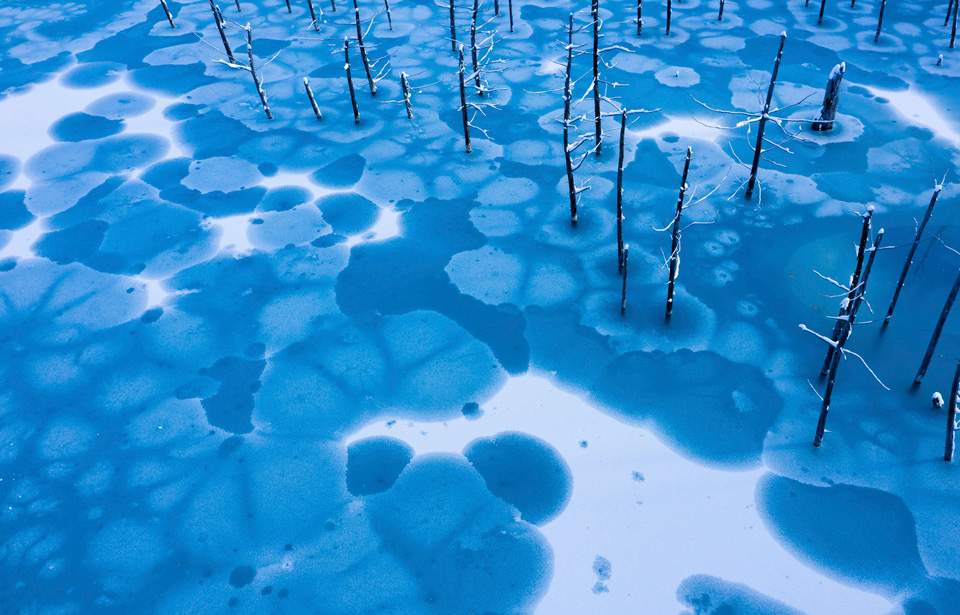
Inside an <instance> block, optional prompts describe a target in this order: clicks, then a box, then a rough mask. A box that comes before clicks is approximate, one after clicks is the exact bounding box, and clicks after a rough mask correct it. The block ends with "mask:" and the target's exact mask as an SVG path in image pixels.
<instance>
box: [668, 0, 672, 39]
mask: <svg viewBox="0 0 960 615" xmlns="http://www.w3.org/2000/svg"><path fill="white" fill-rule="evenodd" d="M672 16H673V0H667V36H670V18H671V17H672Z"/></svg>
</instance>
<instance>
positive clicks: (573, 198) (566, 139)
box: [563, 13, 577, 225]
mask: <svg viewBox="0 0 960 615" xmlns="http://www.w3.org/2000/svg"><path fill="white" fill-rule="evenodd" d="M572 64H573V13H570V21H569V25H568V26H567V73H566V78H565V79H564V82H563V156H564V159H565V161H566V165H567V189H568V192H569V194H570V224H574V225H575V224H576V223H577V186H576V184H575V183H574V181H573V160H571V158H570V99H571V96H572V93H571V85H570V69H571V66H572Z"/></svg>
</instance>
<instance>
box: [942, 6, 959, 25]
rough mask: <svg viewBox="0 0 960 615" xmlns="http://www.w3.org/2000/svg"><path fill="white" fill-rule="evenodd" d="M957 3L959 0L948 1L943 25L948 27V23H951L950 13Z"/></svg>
mask: <svg viewBox="0 0 960 615" xmlns="http://www.w3.org/2000/svg"><path fill="white" fill-rule="evenodd" d="M956 3H957V0H950V1H949V2H947V16H946V17H944V18H943V27H944V28H946V27H947V24H948V23H950V15H951V14H952V13H953V5H954V4H956Z"/></svg>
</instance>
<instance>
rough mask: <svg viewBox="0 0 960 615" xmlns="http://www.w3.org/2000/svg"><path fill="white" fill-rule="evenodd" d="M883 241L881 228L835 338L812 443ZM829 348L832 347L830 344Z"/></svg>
mask: <svg viewBox="0 0 960 615" xmlns="http://www.w3.org/2000/svg"><path fill="white" fill-rule="evenodd" d="M881 241H883V229H880V232H878V233H877V236H876V238H874V240H873V248H871V250H870V258H869V259H867V267H866V269H864V272H863V285H862V286H861V287H860V293H859V294H858V295H857V297H856V299H854V302H853V305H852V306H851V309H850V315H849V317H848V318H847V319H845V320H844V321H842V325H843V326H842V329H841V332H840V337H839V338H837V341H836V342H835V343H836V349H835V350H836V351H835V352H834V353H833V358H832V359H831V361H830V371H829V378H827V388H826V389H825V390H824V392H823V403H822V404H821V406H820V418H819V420H818V421H817V433H816V436H814V438H813V445H814V446H820V445H821V444H822V443H823V434H824V432H825V431H826V426H827V412H829V411H830V400H831V399H832V398H833V385H834V383H835V382H836V380H837V369H838V368H839V367H840V358H841V357H842V356H843V347H844V345H845V344H846V343H847V340H848V339H850V333H851V331H853V324H854V322H855V321H856V318H857V312H858V311H859V310H860V304H861V303H862V302H863V295H864V293H865V292H866V291H867V280H868V279H869V277H870V271H871V270H872V269H873V259H874V258H876V256H877V251H878V250H879V249H880V242H881ZM831 348H833V347H832V346H831Z"/></svg>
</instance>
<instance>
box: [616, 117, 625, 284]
mask: <svg viewBox="0 0 960 615" xmlns="http://www.w3.org/2000/svg"><path fill="white" fill-rule="evenodd" d="M626 132H627V110H626V109H623V110H622V111H621V112H620V158H619V160H618V161H617V268H618V269H619V270H620V271H621V272H622V271H623V149H624V148H623V143H624V137H625V136H626Z"/></svg>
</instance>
